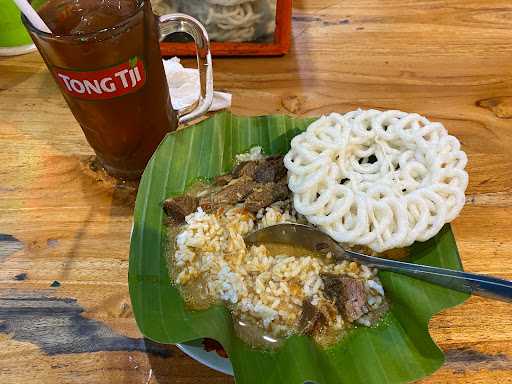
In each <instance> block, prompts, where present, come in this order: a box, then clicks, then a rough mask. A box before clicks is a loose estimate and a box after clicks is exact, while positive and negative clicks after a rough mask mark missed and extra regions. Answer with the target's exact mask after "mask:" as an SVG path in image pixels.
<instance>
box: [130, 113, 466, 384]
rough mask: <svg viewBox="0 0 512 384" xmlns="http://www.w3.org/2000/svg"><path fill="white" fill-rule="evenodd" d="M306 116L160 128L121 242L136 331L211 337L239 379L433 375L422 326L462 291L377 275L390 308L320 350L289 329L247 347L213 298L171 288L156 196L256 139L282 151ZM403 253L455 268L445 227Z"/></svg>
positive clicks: (438, 356) (209, 172)
mask: <svg viewBox="0 0 512 384" xmlns="http://www.w3.org/2000/svg"><path fill="white" fill-rule="evenodd" d="M312 120H313V119H312V118H292V117H287V116H260V117H240V116H234V115H232V114H230V113H228V112H223V113H218V114H216V115H214V116H213V117H212V118H210V119H208V120H205V121H203V122H201V123H199V124H197V125H194V126H191V127H188V128H185V129H183V130H180V131H177V132H174V133H172V134H169V135H167V137H166V138H165V139H164V140H163V141H162V143H161V144H160V146H159V148H158V150H157V151H156V152H155V154H154V155H153V157H152V159H151V160H150V162H149V164H148V166H147V168H146V170H145V172H144V175H143V177H142V179H141V183H140V187H139V191H138V195H137V201H136V206H135V213H134V228H133V234H132V240H131V247H130V265H129V287H130V295H131V300H132V305H133V312H134V314H135V318H136V321H137V324H138V326H139V328H140V330H141V332H142V333H143V334H144V335H145V336H146V337H148V338H149V339H152V340H154V341H157V342H160V343H182V342H186V341H191V340H196V339H200V338H205V337H207V338H211V339H215V340H217V341H218V342H220V343H221V344H222V346H223V347H224V349H225V350H226V351H227V353H228V355H229V358H230V360H231V363H232V365H233V370H234V374H235V378H236V382H237V383H239V384H252V383H254V384H256V383H269V384H273V383H275V384H282V383H287V384H302V383H304V382H305V381H312V382H316V383H321V384H324V383H326V384H330V383H333V384H334V383H336V384H340V383H342V384H343V383H347V384H348V383H350V384H358V383H360V384H383V383H404V382H410V381H414V380H417V379H420V378H422V377H424V376H427V375H429V374H431V373H433V372H434V371H435V370H436V369H438V368H439V367H440V366H441V365H442V364H443V362H444V356H443V353H442V351H441V350H440V349H439V348H438V347H437V345H436V344H435V343H434V341H433V340H432V338H431V337H430V335H429V332H428V322H429V320H430V318H431V317H432V316H433V315H434V314H436V313H438V312H440V311H442V310H444V309H446V308H449V307H452V306H455V305H457V304H460V303H462V302H464V301H465V300H466V299H467V297H468V295H466V294H462V293H458V292H455V291H451V290H449V289H445V288H441V287H438V286H435V285H432V284H429V283H426V282H423V281H420V280H415V279H413V278H409V277H406V276H402V275H399V274H394V273H388V272H380V278H381V280H382V283H383V285H384V289H385V291H386V296H387V298H388V299H389V301H390V310H389V312H388V314H387V315H386V316H385V318H384V319H383V321H381V322H380V323H379V324H378V325H377V326H375V327H372V328H367V327H357V328H354V329H353V330H351V331H350V332H349V333H348V335H347V336H346V337H345V338H344V339H343V340H341V341H340V342H339V343H337V344H336V345H334V346H332V347H330V348H327V349H323V348H321V347H319V346H318V345H317V344H316V343H315V342H314V341H313V340H312V339H311V338H309V337H306V336H292V337H290V338H289V339H287V341H286V342H285V343H284V345H282V346H281V347H280V348H279V349H278V350H276V351H265V350H259V349H253V348H251V347H250V346H249V345H247V344H245V343H244V342H242V341H241V340H240V339H239V338H238V337H237V336H236V334H235V332H234V330H233V326H232V322H231V317H230V314H229V312H228V311H227V310H226V309H225V308H224V307H223V306H221V305H217V306H213V307H210V308H209V309H207V310H204V311H192V310H188V309H187V308H186V307H185V305H184V301H183V299H182V297H181V296H180V294H179V292H178V290H177V289H176V288H175V287H173V286H172V285H171V281H170V277H169V272H168V268H167V261H166V249H167V245H166V232H167V231H166V228H165V225H164V213H163V210H162V202H163V201H164V199H165V198H167V197H169V196H173V195H179V194H182V193H183V192H184V191H185V190H186V189H187V187H188V186H190V185H191V184H192V183H193V182H194V181H195V180H197V179H199V178H200V179H205V178H206V179H208V178H212V177H213V176H216V175H219V174H223V173H226V172H228V171H229V170H231V168H232V167H233V162H234V158H235V155H236V154H239V153H243V152H246V151H247V150H249V149H250V148H251V147H253V146H255V145H259V146H261V147H262V148H263V150H264V152H265V153H266V154H278V153H286V152H287V150H288V148H289V143H290V140H291V139H292V137H293V136H295V135H296V134H297V133H299V132H301V131H302V130H304V129H305V128H306V127H307V126H308V124H309V123H311V121H312ZM410 254H411V256H410V258H411V260H412V261H413V262H415V263H419V264H427V265H433V266H440V267H445V268H451V269H459V270H460V269H462V265H461V261H460V258H459V255H458V253H457V247H456V244H455V240H454V237H453V234H452V231H451V229H450V226H449V225H446V226H445V227H444V228H443V229H442V230H441V232H440V233H439V234H438V235H437V236H435V237H434V238H433V239H431V240H429V241H427V242H424V243H415V244H413V246H412V247H411V252H410Z"/></svg>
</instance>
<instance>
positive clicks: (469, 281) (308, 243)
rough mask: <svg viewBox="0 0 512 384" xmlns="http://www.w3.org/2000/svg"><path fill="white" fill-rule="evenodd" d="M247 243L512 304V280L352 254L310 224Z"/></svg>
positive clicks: (284, 227) (282, 227)
mask: <svg viewBox="0 0 512 384" xmlns="http://www.w3.org/2000/svg"><path fill="white" fill-rule="evenodd" d="M244 240H245V241H246V243H285V244H295V245H299V246H301V247H303V248H307V249H311V250H316V251H321V252H328V251H330V252H331V253H332V254H333V256H334V257H335V259H336V260H337V261H340V260H343V259H349V260H353V261H357V262H359V263H363V264H365V265H368V266H371V267H376V268H379V269H382V270H384V271H391V272H396V273H401V274H403V275H407V276H411V277H414V278H417V279H421V280H425V281H428V282H429V283H432V284H437V285H441V286H443V287H446V288H451V289H454V290H456V291H460V292H465V293H470V294H471V293H472V294H475V295H479V296H485V297H489V298H492V299H497V300H503V301H506V302H509V303H512V281H508V280H503V279H498V278H496V277H490V276H483V275H477V274H475V273H467V272H460V271H454V270H450V269H445V268H437V267H431V266H428V265H418V264H411V263H404V262H401V261H395V260H389V259H382V258H379V257H373V256H368V255H364V254H362V253H358V252H353V251H349V250H346V249H343V248H342V247H341V246H340V245H339V244H338V243H336V242H335V241H334V240H332V239H331V238H330V237H329V236H328V235H326V234H325V233H323V232H320V231H319V230H317V229H315V228H313V227H310V226H307V225H302V224H277V225H272V226H270V227H266V228H263V229H260V230H257V231H254V232H251V233H249V234H248V235H247V236H246V237H245V239H244Z"/></svg>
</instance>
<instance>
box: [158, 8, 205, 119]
mask: <svg viewBox="0 0 512 384" xmlns="http://www.w3.org/2000/svg"><path fill="white" fill-rule="evenodd" d="M159 28H160V41H162V40H163V39H164V38H165V37H166V36H168V35H170V34H172V33H176V32H184V33H186V34H188V35H190V36H192V38H193V39H194V42H195V44H196V59H197V69H198V70H199V83H200V96H199V100H197V101H196V102H195V103H194V104H192V105H191V106H188V107H185V108H182V109H180V110H179V111H178V117H179V122H180V123H186V122H187V121H190V120H192V119H195V118H196V117H199V116H201V115H203V114H205V113H206V112H207V111H208V109H209V108H210V105H211V104H212V101H213V70H212V56H211V53H210V41H209V39H208V33H207V32H206V29H205V28H204V27H203V25H202V24H201V23H200V22H199V21H197V20H196V19H194V18H193V17H191V16H189V15H185V14H183V13H173V14H169V15H163V16H160V17H159Z"/></svg>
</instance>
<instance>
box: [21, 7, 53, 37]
mask: <svg viewBox="0 0 512 384" xmlns="http://www.w3.org/2000/svg"><path fill="white" fill-rule="evenodd" d="M14 2H15V3H16V5H17V6H18V8H19V10H20V11H21V12H22V13H23V14H24V15H25V17H26V18H27V19H28V20H29V21H30V23H31V24H32V25H33V26H34V27H36V28H37V29H39V30H40V31H43V32H46V33H52V31H50V28H48V26H47V25H46V24H45V23H44V21H43V19H41V16H39V14H38V13H37V12H36V11H35V10H34V8H32V5H30V3H29V2H28V0H14Z"/></svg>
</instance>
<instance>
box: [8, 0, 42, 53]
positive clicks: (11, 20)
mask: <svg viewBox="0 0 512 384" xmlns="http://www.w3.org/2000/svg"><path fill="white" fill-rule="evenodd" d="M34 49H35V47H34V44H33V43H32V39H31V38H30V36H29V35H28V32H27V30H26V29H25V27H24V26H23V24H22V23H21V17H20V11H19V10H18V8H17V7H16V4H14V2H13V1H12V0H0V56H10V55H19V54H23V53H27V52H30V51H33V50H34Z"/></svg>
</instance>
